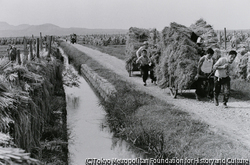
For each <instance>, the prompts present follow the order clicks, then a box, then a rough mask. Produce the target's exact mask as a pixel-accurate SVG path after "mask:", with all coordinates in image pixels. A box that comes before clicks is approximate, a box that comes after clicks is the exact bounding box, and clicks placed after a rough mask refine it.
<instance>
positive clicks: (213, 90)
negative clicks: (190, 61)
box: [195, 48, 237, 108]
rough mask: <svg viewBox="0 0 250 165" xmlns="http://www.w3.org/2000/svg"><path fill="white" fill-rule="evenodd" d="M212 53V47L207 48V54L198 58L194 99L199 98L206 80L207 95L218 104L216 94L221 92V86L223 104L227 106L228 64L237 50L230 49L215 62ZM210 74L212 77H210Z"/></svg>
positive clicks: (228, 86)
mask: <svg viewBox="0 0 250 165" xmlns="http://www.w3.org/2000/svg"><path fill="white" fill-rule="evenodd" d="M213 54H214V51H213V49H211V48H209V49H208V50H207V54H206V55H204V56H202V57H201V58H200V60H199V63H198V70H197V76H196V77H197V81H196V83H197V84H196V91H195V94H196V99H197V100H200V96H201V95H202V94H203V93H202V92H203V91H202V85H203V84H204V82H205V81H207V82H208V83H207V84H206V89H207V91H208V97H209V98H211V99H212V98H214V103H215V105H216V106H218V105H219V101H218V96H219V94H220V92H221V87H223V89H224V93H223V105H224V107H225V108H227V107H228V106H227V102H228V99H229V95H230V77H229V65H230V64H232V62H233V61H234V59H235V57H236V55H237V52H236V51H234V50H231V51H230V52H229V53H228V55H227V56H226V57H220V58H219V59H218V61H217V62H215V60H214V59H213V58H212V56H213ZM212 76H213V78H214V79H212V78H211V77H212Z"/></svg>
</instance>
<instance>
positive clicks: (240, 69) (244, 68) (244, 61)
mask: <svg viewBox="0 0 250 165" xmlns="http://www.w3.org/2000/svg"><path fill="white" fill-rule="evenodd" d="M236 72H237V76H238V77H239V78H240V79H246V78H247V77H248V54H245V55H243V56H242V57H241V58H240V59H239V61H238V64H237V71H236Z"/></svg>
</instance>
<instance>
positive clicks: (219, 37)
mask: <svg viewBox="0 0 250 165" xmlns="http://www.w3.org/2000/svg"><path fill="white" fill-rule="evenodd" d="M218 40H219V43H221V33H220V32H219V33H218Z"/></svg>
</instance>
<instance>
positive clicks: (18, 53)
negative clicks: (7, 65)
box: [16, 49, 21, 65]
mask: <svg viewBox="0 0 250 165" xmlns="http://www.w3.org/2000/svg"><path fill="white" fill-rule="evenodd" d="M16 60H17V63H18V64H19V65H21V57H20V50H19V49H18V50H17V59H16Z"/></svg>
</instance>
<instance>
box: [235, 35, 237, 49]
mask: <svg viewBox="0 0 250 165" xmlns="http://www.w3.org/2000/svg"><path fill="white" fill-rule="evenodd" d="M235 50H237V35H235Z"/></svg>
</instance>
